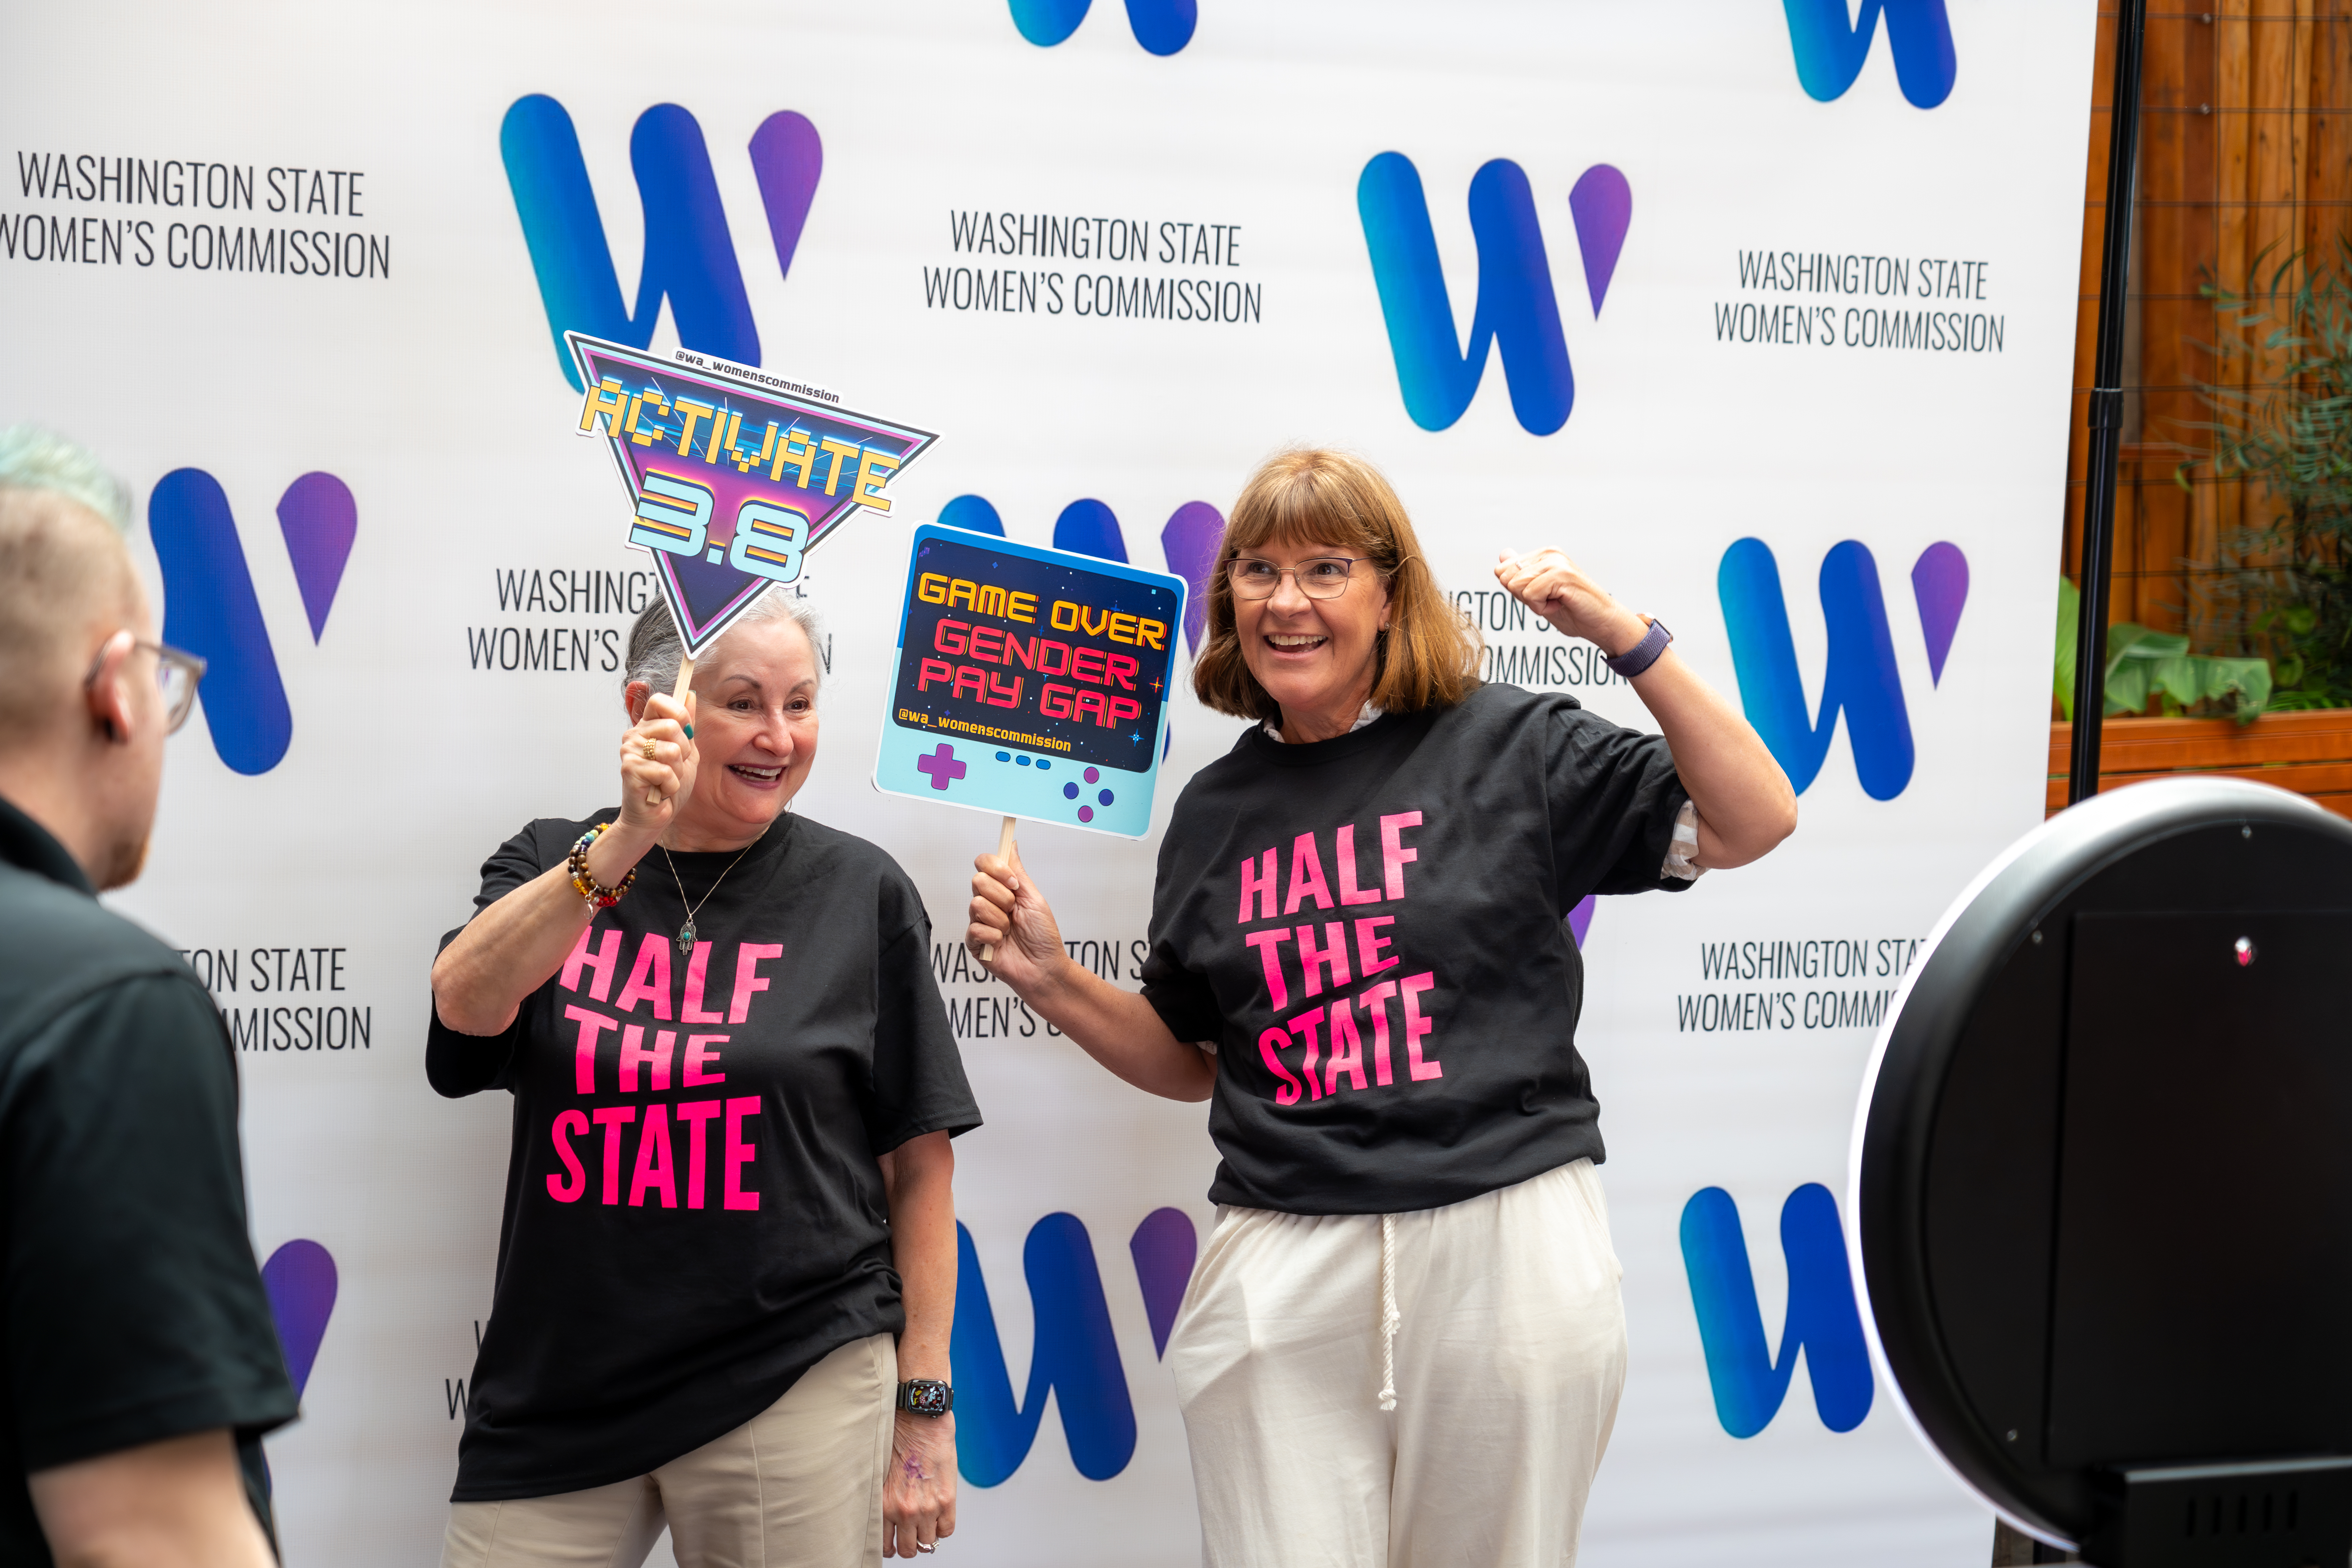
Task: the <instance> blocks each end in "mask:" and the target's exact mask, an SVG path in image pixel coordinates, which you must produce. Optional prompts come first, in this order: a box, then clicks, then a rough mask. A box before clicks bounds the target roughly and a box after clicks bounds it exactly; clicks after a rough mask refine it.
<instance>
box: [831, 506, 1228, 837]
mask: <svg viewBox="0 0 2352 1568" xmlns="http://www.w3.org/2000/svg"><path fill="white" fill-rule="evenodd" d="M901 603H902V607H901V609H900V613H899V619H898V663H897V666H896V668H895V670H894V673H893V675H892V679H891V684H890V707H889V711H888V712H887V714H886V715H885V716H884V719H883V723H882V743H881V748H880V750H879V752H878V753H877V756H876V758H875V763H874V786H875V788H877V789H878V790H880V791H882V792H883V793H884V794H886V795H907V796H909V797H910V798H913V799H916V800H929V801H937V802H940V803H942V804H944V805H962V806H969V807H971V808H972V809H973V810H975V811H985V812H992V813H996V814H999V815H1002V816H1018V817H1026V818H1028V819H1030V820H1032V821H1035V822H1059V823H1064V824H1066V825H1067V826H1073V827H1081V828H1085V829H1087V830H1088V831H1091V832H1096V833H1112V834H1117V835H1118V836H1120V837H1127V838H1140V837H1143V836H1144V834H1145V833H1146V832H1148V831H1149V830H1150V826H1151V796H1152V791H1153V787H1154V786H1155V784H1157V783H1158V780H1159V773H1160V752H1161V751H1162V749H1163V742H1164V740H1165V738H1166V734H1167V698H1168V694H1169V690H1170V680H1171V675H1172V673H1173V670H1174V662H1175V648H1176V641H1177V637H1178V636H1179V634H1180V630H1181V627H1182V626H1183V622H1184V581H1183V579H1182V578H1181V577H1173V576H1171V575H1169V574H1166V573H1163V572H1145V571H1139V570H1138V569H1137V568H1135V567H1132V566H1128V565H1123V564H1121V563H1117V562H1111V561H1105V560H1102V559H1100V558H1099V557H1097V556H1092V555H1079V554H1075V553H1073V552H1069V551H1066V550H1045V549H1040V548H1037V547H1036V546H1034V545H1027V544H1016V543H1014V542H1012V541H1010V540H1005V539H1000V538H997V537H995V536H994V535H992V534H985V533H973V532H971V531H967V530H964V529H960V528H942V527H940V525H939V524H937V523H927V524H925V525H923V526H922V527H920V528H918V529H917V530H916V531H915V539H914V546H913V550H912V552H911V555H910V558H909V562H908V571H907V588H906V596H905V598H904V599H903V601H902V602H901Z"/></svg>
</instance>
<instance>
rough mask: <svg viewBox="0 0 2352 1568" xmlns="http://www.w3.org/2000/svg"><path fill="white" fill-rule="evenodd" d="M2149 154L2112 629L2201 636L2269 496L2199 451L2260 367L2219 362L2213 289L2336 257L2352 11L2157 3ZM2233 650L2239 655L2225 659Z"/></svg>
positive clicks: (2133, 306) (2310, 0) (2266, 1)
mask: <svg viewBox="0 0 2352 1568" xmlns="http://www.w3.org/2000/svg"><path fill="white" fill-rule="evenodd" d="M2114 50H2115V9H2114V7H2113V5H2107V6H2104V7H2103V8H2102V10H2101V13H2100V17H2099V42H2098V49H2097V54H2096V60H2095V66H2094V74H2093V79H2092V82H2091V84H2090V90H2091V93H2092V103H2093V114H2092V126H2091V145H2090V157H2089V160H2088V162H2087V164H2086V166H2085V168H2084V206H2083V212H2084V226H2083V249H2082V257H2083V268H2082V301H2081V310H2080V314H2079V316H2078V319H2077V323H2076V332H2075V343H2074V366H2075V377H2074V379H2075V396H2074V429H2073V431H2072V433H2071V436H2070V440H2069V445H2068V452H2067V481H2068V482H2067V495H2066V520H2065V539H2064V544H2063V553H2062V559H2061V570H2062V571H2063V572H2064V573H2065V574H2067V575H2069V576H2078V575H2079V569H2080V563H2081V559H2082V521H2083V518H2082V513H2083V503H2084V489H2085V483H2084V481H2085V478H2086V465H2087V461H2088V458H2089V437H2088V431H2087V429H2086V427H2085V426H2084V416H2085V415H2086V413H2087V411H2088V407H2089V397H2088V393H2089V388H2090V385H2091V378H2092V374H2093V368H2094V363H2095V358H2094V356H2095V352H2096V342H2097V335H2098V299H2099V256H2100V247H2101V244H2102V238H2103V232H2104V226H2105V196H2106V164H2107V135H2108V122H2109V109H2108V104H2107V96H2108V90H2109V87H2110V83H2111V79H2112V77H2113V75H2114V70H2115V65H2114V60H2115V53H2114ZM2141 115H2142V118H2141V122H2140V157H2139V170H2138V181H2137V193H2136V210H2135V213H2134V219H2135V227H2136V229H2137V237H2136V240H2137V243H2136V247H2135V256H2134V263H2133V279H2132V292H2131V301H2130V307H2129V309H2130V320H2131V326H2132V330H2131V332H2130V334H2129V343H2128V348H2127V354H2126V404H2125V442H2126V444H2125V447H2124V451H2123V462H2122V465H2121V468H2120V473H2119V479H2120V484H2119V487H2118V494H2117V499H2116V548H2115V552H2114V562H2115V578H2114V583H2113V591H2112V601H2111V602H2112V605H2113V609H2112V612H2111V615H2112V618H2113V619H2115V620H2117V621H2126V620H2129V621H2138V622H2140V623H2142V624H2144V625H2147V626H2156V627H2158V628H2160V629H2163V630H2167V631H2178V630H2189V631H2190V632H2191V633H2192V634H2200V635H2201V634H2202V633H2203V632H2204V631H2205V629H2206V627H2207V622H2206V619H2205V616H2203V615H2202V614H2201V613H2200V612H2201V610H2202V609H2203V607H2204V606H2205V605H2206V600H2205V598H2204V595H2205V594H2206V591H2207V589H2208V586H2209V584H2207V582H2206V580H2205V579H2204V578H2203V577H2202V576H2200V574H2197V573H2196V572H2194V571H2193V570H2192V569H2191V567H2190V564H2189V563H2191V562H2197V561H2207V562H2210V561H2211V560H2213V559H2214V558H2215V557H2216V555H2217V552H2218V549H2219V546H2220V544H2221V542H2223V541H2224V540H2226V539H2227V538H2228V537H2230V535H2231V533H2232V532H2233V531H2237V530H2240V529H2242V528H2244V527H2246V526H2248V525H2252V524H2259V523H2260V522H2262V521H2264V520H2265V519H2266V518H2267V517H2268V516H2269V515H2270V511H2271V502H2270V500H2269V498H2268V497H2267V496H2266V495H2264V494H2262V493H2259V492H2257V493H2252V494H2249V493H2246V490H2247V487H2245V486H2243V485H2242V484H2239V483H2236V482H2234V481H2232V482H2220V483H2217V482H2215V480H2214V479H2213V478H2212V475H2211V473H2210V469H2209V468H2203V467H2194V466H2193V467H2192V468H2190V469H2189V473H2190V476H2191V482H2190V484H2189V487H2188V488H2186V489H2184V488H2183V486H2182V485H2181V483H2180V480H2179V475H2180V472H2181V468H2182V464H2183V463H2184V462H2185V461H2190V460H2192V459H2194V458H2198V457H2199V456H2200V455H2201V454H2202V453H2203V452H2204V451H2205V449H2206V447H2207V437H2206V434H2205V432H2204V431H2203V430H2201V429H2200V425H2201V424H2203V423H2204V422H2205V421H2206V420H2207V419H2208V418H2210V413H2209V411H2208V410H2207V408H2206V407H2205V405H2204V404H2203V402H2202V401H2201V399H2200V390H2199V389H2200V387H2202V386H2205V385H2210V384H2213V383H2215V382H2217V381H2219V382H2225V383H2228V384H2237V385H2243V384H2246V383H2247V380H2248V378H2249V377H2250V376H2252V375H2253V374H2258V367H2256V366H2254V365H2252V364H2250V363H2248V362H2247V360H2246V358H2245V356H2244V355H2242V354H2239V355H2231V356H2223V357H2219V358H2217V356H2216V355H2215V353H2214V352H2213V348H2212V345H2213V344H2214V343H2215V342H2217V341H2218V340H2219V337H2220V333H2221V324H2220V322H2219V321H2217V319H2216V316H2215V313H2214V310H2213V307H2212V303H2211V301H2210V300H2209V299H2207V298H2206V297H2204V295H2203V294H2202V293H2201V291H2200V290H2201V289H2203V288H2204V287H2205V286H2207V285H2209V284H2213V283H2219V284H2220V285H2221V286H2222V287H2224V288H2228V289H2243V288H2245V287H2246V285H2247V283H2248V281H2249V279H2250V278H2251V279H2254V280H2256V281H2258V282H2259V283H2261V284H2263V285H2264V286H2266V285H2267V284H2268V282H2269V280H2270V277H2271V275H2272V273H2273V271H2274V270H2275V269H2277V268H2279V267H2281V266H2282V265H2284V266H2286V267H2287V283H2288V286H2289V287H2292V286H2294V284H2295V283H2296V282H2299V281H2300V280H2301V278H2302V276H2303V275H2304V272H2305V268H2306V267H2308V266H2333V265H2335V264H2336V261H2337V258H2338V252H2337V243H2338V237H2339V236H2341V235H2343V234H2344V233H2345V231H2346V228H2347V216H2352V0H2217V3H2216V4H2215V5H2214V6H2213V8H2212V9H2211V10H2201V9H2200V10H2193V11H2191V10H2152V11H2151V12H2150V13H2149V16H2148V21H2147V52H2146V57H2145V62H2144V65H2143V68H2142V101H2141ZM2216 651H2226V650H2216Z"/></svg>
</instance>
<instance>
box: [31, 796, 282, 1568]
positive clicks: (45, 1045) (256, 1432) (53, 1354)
mask: <svg viewBox="0 0 2352 1568" xmlns="http://www.w3.org/2000/svg"><path fill="white" fill-rule="evenodd" d="M236 1110H237V1086H236V1058H235V1056H234V1055H233V1054H232V1052H231V1047H230V1045H229V1040H228V1035H227V1032H226V1030H225V1029H224V1028H223V1027H222V1025H221V1019H220V1014H219V1013H218V1012H216V1011H215V1009H214V1007H213V1005H212V999H211V998H210V997H208V996H207V995H205V991H204V988H203V986H201V985H200V984H197V983H196V980H195V978H194V975H192V974H191V973H189V972H188V969H187V966H186V965H185V964H184V963H181V962H180V961H179V959H178V958H177V957H175V956H174V955H173V952H172V951H171V950H170V949H169V948H167V947H165V946H164V945H163V943H162V942H158V941H156V940H155V939H154V938H153V937H152V936H150V935H148V934H147V933H146V932H145V931H142V930H140V929H139V928H138V927H137V926H135V925H132V924H131V922H130V921H126V920H124V919H122V918H121V916H119V915H116V914H113V913H111V912H110V911H109V910H106V909H104V908H102V907H100V904H99V901H98V899H97V897H96V896H95V894H94V893H93V892H92V890H91V888H90V885H89V879H88V878H86V877H84V876H83V875H82V871H81V868H80V867H79V866H78V865H76V864H75V862H74V859H73V857H72V856H70V855H68V854H67V853H66V850H65V847H64V846H63V845H61V844H59V843H58V841H57V839H56V838H54V837H51V836H50V835H49V834H48V833H47V831H46V830H45V829H43V828H42V826H40V825H39V824H38V823H37V822H35V821H34V820H33V819H32V818H31V817H29V816H26V815H25V814H24V813H23V812H21V811H19V810H17V809H16V807H15V806H13V805H10V804H9V803H8V802H6V801H5V800H0V1563H49V1562H50V1561H51V1557H50V1554H49V1549H48V1544H47V1541H46V1540H45V1539H44V1538H43V1536H42V1534H41V1527H40V1523H39V1521H37V1519H36V1518H35V1516H34V1513H33V1499H32V1493H31V1491H30V1490H29V1489H28V1488H27V1487H26V1481H25V1477H26V1473H27V1472H29V1471H33V1470H41V1469H47V1468H50V1467H51V1466H55V1465H63V1464H69V1463H71V1462H73V1461H74V1460H77V1459H89V1458H97V1457H99V1456H100V1455H102V1454H111V1453H115V1452H117V1451H119V1450H121V1449H124V1448H132V1447H139V1446H140V1445H142V1444H146V1443H155V1442H160V1441H162V1440H163V1439H164V1438H167V1437H178V1436H186V1435H187V1434H189V1433H192V1432H203V1431H208V1430H211V1429H213V1428H215V1427H222V1426H226V1427H230V1428H233V1429H234V1430H235V1431H236V1437H237V1455H238V1458H239V1459H240V1461H241V1462H242V1464H243V1467H244V1470H245V1481H246V1490H247V1495H248V1496H250V1497H251V1499H252V1500H253V1507H254V1511H255V1513H256V1514H257V1515H258V1516H259V1517H260V1519H261V1521H262V1524H263V1527H264V1528H265V1529H267V1528H268V1526H269V1523H270V1518H269V1494H268V1472H267V1471H266V1470H265V1469H264V1468H263V1466H262V1458H261V1435H262V1434H263V1433H265V1432H268V1431H269V1430H271V1429H272V1428H274V1427H277V1426H283V1425H285V1424H286V1423H287V1422H289V1421H290V1420H292V1419H293V1418H294V1414H295V1403H294V1389H293V1385H292V1384H290V1383H289V1382H288V1381H287V1376H286V1361H285V1356H284V1354H283V1353H282V1352H280V1351H279V1349H278V1331H277V1329H276V1327H275V1325H274V1324H273V1323H272V1321H271V1320H270V1315H269V1299H268V1295H267V1293H266V1292H265V1291H264V1290H263V1289H262V1284H261V1270H260V1269H259V1268H257V1266H256V1265H255V1263H254V1258H253V1244H252V1242H251V1240H250V1239H249V1238H248V1237H247V1234H246V1216H245V1172H244V1166H243V1163H242V1162H241V1161H240V1158H239V1156H238V1152H237V1141H236Z"/></svg>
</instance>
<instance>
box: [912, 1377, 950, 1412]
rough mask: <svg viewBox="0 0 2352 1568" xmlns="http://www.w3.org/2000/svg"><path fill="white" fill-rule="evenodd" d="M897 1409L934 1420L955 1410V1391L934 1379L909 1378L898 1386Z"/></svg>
mask: <svg viewBox="0 0 2352 1568" xmlns="http://www.w3.org/2000/svg"><path fill="white" fill-rule="evenodd" d="M898 1408H899V1409H901V1410H903V1411H905V1412H907V1414H908V1415H929V1416H930V1417H932V1418H933V1419H935V1420H936V1419H937V1418H938V1417H940V1416H941V1415H946V1414H947V1413H948V1412H949V1411H950V1410H953V1409H954V1408H955V1390H954V1388H952V1387H950V1385H949V1384H944V1383H941V1382H940V1380H939V1379H938V1378H935V1377H917V1378H909V1379H908V1381H906V1382H905V1383H902V1384H899V1385H898Z"/></svg>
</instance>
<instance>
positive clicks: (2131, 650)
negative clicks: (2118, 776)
mask: <svg viewBox="0 0 2352 1568" xmlns="http://www.w3.org/2000/svg"><path fill="white" fill-rule="evenodd" d="M2081 607H2082V595H2081V593H2080V592H2079V591H2078V590H2077V589H2076V588H2075V586H2074V584H2072V583H2070V582H2068V581H2067V580H2066V579H2065V578H2063V577H2061V578H2059V579H2058V658H2057V662H2056V668H2055V669H2054V670H2053V675H2052V684H2053V689H2054V690H2055V691H2056V692H2057V694H2058V710H2059V711H2060V712H2062V713H2063V714H2064V715H2065V716H2066V718H2067V721H2069V722H2072V721H2073V720H2074V666H2075V648H2076V644H2075V624H2076V617H2077V616H2079V615H2080V613H2081ZM2271 695H2272V691H2271V663H2270V660H2268V659H2266V658H2259V657H2252V658H2232V657H2226V656H2224V657H2215V656H2212V655H2209V654H2199V653H2190V652H2189V639H2188V638H2187V637H2181V636H2179V635H2177V634H2175V633H2171V632H2157V631H2150V630H2149V629H2148V628H2147V627H2146V626H2140V625H2138V624H2137V623H2135V622H2132V621H2117V622H2116V623H2115V624H2114V625H2113V626H2109V627H2108V628H2107V672H2106V679H2105V697H2106V707H2105V710H2106V711H2107V712H2108V713H2111V714H2113V713H2138V712H2142V711H2144V710H2146V709H2147V706H2148V704H2149V703H2151V702H2154V701H2158V700H2161V701H2162V702H2163V704H2164V711H2165V712H2166V713H2168V714H2172V715H2176V716H2178V715H2180V714H2189V713H2205V714H2222V713H2227V714H2231V715H2233V716H2234V717H2235V718H2236V719H2237V721H2238V722H2239V723H2241V724H2250V723H2252V722H2253V721H2254V719H2255V718H2256V717H2257V716H2258V715H2259V714H2260V713H2261V712H2262V711H2263V709H2264V708H2266V707H2269V706H2271Z"/></svg>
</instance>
